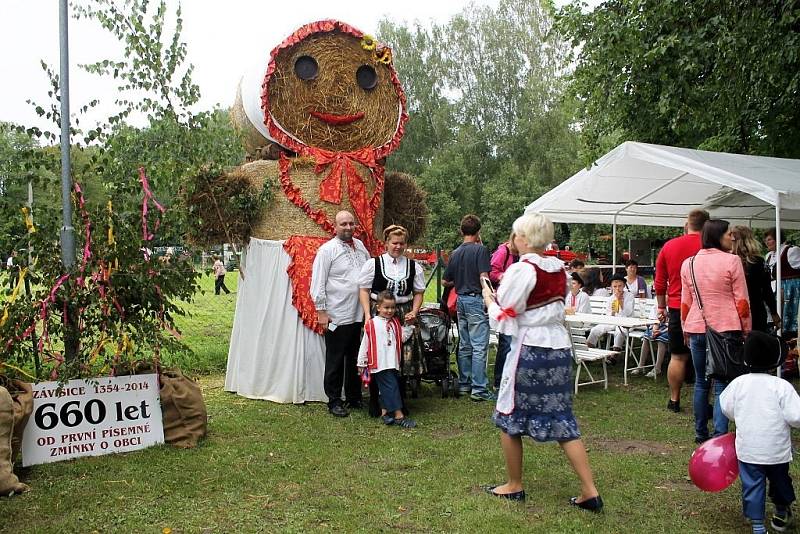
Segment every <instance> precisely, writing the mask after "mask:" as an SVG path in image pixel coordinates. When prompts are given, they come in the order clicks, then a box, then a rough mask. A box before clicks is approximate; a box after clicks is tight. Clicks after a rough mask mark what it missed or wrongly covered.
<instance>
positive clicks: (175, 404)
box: [161, 369, 208, 448]
mask: <svg viewBox="0 0 800 534" xmlns="http://www.w3.org/2000/svg"><path fill="white" fill-rule="evenodd" d="M161 412H162V420H163V422H164V441H166V442H167V443H169V444H170V445H174V446H175V447H181V448H192V447H196V446H197V443H198V442H199V441H200V439H201V438H203V437H204V436H205V435H206V429H207V424H208V413H207V412H206V404H205V401H203V392H202V391H201V389H200V386H198V385H197V384H196V383H195V382H194V381H193V380H191V379H189V378H187V377H186V376H184V375H183V373H182V372H181V371H180V370H179V369H163V370H162V371H161Z"/></svg>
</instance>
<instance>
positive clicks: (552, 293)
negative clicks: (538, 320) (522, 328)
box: [522, 260, 567, 310]
mask: <svg viewBox="0 0 800 534" xmlns="http://www.w3.org/2000/svg"><path fill="white" fill-rule="evenodd" d="M522 262H523V263H527V264H528V265H530V266H532V267H533V268H534V269H536V286H534V288H533V291H531V293H530V295H528V301H527V302H526V306H525V309H526V310H532V309H534V308H541V307H542V306H547V305H548V304H552V303H553V302H564V294H565V293H566V292H567V277H566V275H565V274H564V269H563V268H562V269H560V270H558V271H556V272H554V273H549V272H547V271H545V270H544V269H542V268H541V267H539V266H538V265H536V264H535V263H532V262H530V261H528V260H522Z"/></svg>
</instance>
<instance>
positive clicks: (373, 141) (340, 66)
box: [262, 21, 407, 157]
mask: <svg viewBox="0 0 800 534" xmlns="http://www.w3.org/2000/svg"><path fill="white" fill-rule="evenodd" d="M262 109H263V111H264V116H265V121H266V124H267V127H268V128H269V132H270V135H271V136H272V137H273V138H275V139H276V140H277V141H278V142H279V143H280V144H281V145H283V146H285V147H287V148H289V149H291V150H293V151H295V152H298V153H302V152H303V148H304V147H315V148H321V149H324V150H329V151H336V152H351V151H355V150H359V149H363V148H373V149H377V150H378V153H377V154H376V156H378V157H383V156H385V155H386V154H388V153H389V152H391V150H393V149H394V148H395V147H396V145H397V143H399V140H400V137H401V136H402V132H403V124H404V123H405V121H406V120H407V116H406V114H405V96H404V95H403V91H402V89H401V87H400V83H399V81H398V79H397V76H396V74H395V71H394V67H393V66H392V52H391V50H390V49H389V48H387V47H384V46H382V45H379V44H378V43H376V41H375V40H374V39H372V38H371V37H369V36H365V35H364V34H362V33H361V32H360V31H358V30H356V29H355V28H353V27H351V26H349V25H347V24H345V23H342V22H338V21H320V22H317V23H312V24H308V25H306V26H303V27H302V28H300V29H299V30H298V31H296V32H295V33H294V34H292V36H290V37H289V38H287V39H286V40H285V41H284V42H283V43H282V44H281V45H280V46H278V47H277V48H276V49H275V50H273V52H272V58H271V60H270V63H269V67H268V69H267V74H266V77H265V79H264V86H263V90H262Z"/></svg>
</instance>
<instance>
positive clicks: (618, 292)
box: [586, 275, 635, 363]
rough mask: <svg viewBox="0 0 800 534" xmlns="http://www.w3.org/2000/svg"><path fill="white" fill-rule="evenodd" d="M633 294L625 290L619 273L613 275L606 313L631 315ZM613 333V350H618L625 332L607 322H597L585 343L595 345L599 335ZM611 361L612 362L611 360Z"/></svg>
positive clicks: (620, 315) (622, 315)
mask: <svg viewBox="0 0 800 534" xmlns="http://www.w3.org/2000/svg"><path fill="white" fill-rule="evenodd" d="M634 303H635V302H634V296H633V294H631V293H629V292H628V291H625V278H624V277H622V276H620V275H614V276H613V277H612V278H611V300H610V301H608V305H607V306H606V315H613V316H615V317H631V316H633V307H634ZM612 332H613V333H614V350H616V351H620V350H622V347H623V346H624V344H625V332H624V331H623V330H622V329H621V328H618V327H616V326H613V325H608V324H598V325H596V326H595V327H594V328H592V330H591V332H589V337H588V338H586V344H587V345H589V346H590V347H596V346H597V342H598V340H599V339H600V336H602V335H603V334H610V333H612ZM611 363H614V362H613V361H612V362H611Z"/></svg>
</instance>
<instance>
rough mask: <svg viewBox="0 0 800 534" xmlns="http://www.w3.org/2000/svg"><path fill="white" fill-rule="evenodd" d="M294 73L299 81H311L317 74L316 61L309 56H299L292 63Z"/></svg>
mask: <svg viewBox="0 0 800 534" xmlns="http://www.w3.org/2000/svg"><path fill="white" fill-rule="evenodd" d="M294 73H295V74H297V77H298V78H300V79H301V80H306V81H308V80H313V79H315V78H316V77H317V74H319V65H317V60H316V59H314V58H313V57H311V56H300V57H299V58H297V59H296V60H295V62H294Z"/></svg>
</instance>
